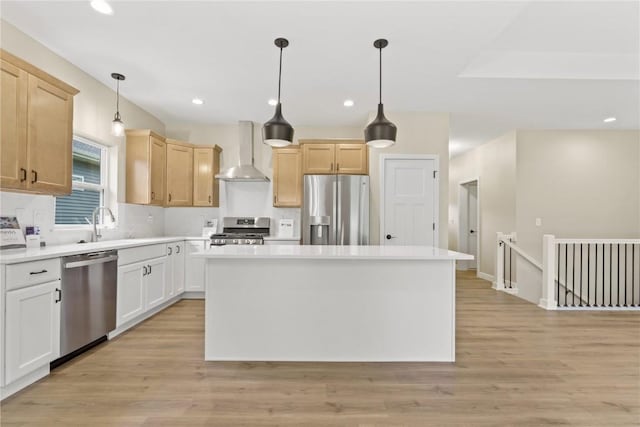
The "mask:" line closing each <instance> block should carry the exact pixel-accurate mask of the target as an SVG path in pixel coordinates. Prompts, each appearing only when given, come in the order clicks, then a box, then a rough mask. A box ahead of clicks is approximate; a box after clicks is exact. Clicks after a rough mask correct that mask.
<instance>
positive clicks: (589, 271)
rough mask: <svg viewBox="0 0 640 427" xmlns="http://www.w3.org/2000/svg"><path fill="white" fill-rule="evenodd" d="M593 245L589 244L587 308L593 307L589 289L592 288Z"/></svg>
mask: <svg viewBox="0 0 640 427" xmlns="http://www.w3.org/2000/svg"><path fill="white" fill-rule="evenodd" d="M589 279H591V244H590V243H587V307H591V299H589V294H590V292H589V288H591V280H589Z"/></svg>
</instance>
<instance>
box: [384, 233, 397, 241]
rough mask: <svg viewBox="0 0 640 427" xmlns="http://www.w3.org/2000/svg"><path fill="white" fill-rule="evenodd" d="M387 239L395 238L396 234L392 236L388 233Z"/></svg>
mask: <svg viewBox="0 0 640 427" xmlns="http://www.w3.org/2000/svg"><path fill="white" fill-rule="evenodd" d="M386 237H387V240H391V239H395V238H396V236H392V235H391V234H387V236H386Z"/></svg>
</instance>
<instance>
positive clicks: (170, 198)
mask: <svg viewBox="0 0 640 427" xmlns="http://www.w3.org/2000/svg"><path fill="white" fill-rule="evenodd" d="M169 201H171V193H169Z"/></svg>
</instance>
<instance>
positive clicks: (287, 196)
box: [273, 147, 302, 207]
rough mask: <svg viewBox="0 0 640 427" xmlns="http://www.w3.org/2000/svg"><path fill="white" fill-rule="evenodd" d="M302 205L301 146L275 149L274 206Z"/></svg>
mask: <svg viewBox="0 0 640 427" xmlns="http://www.w3.org/2000/svg"><path fill="white" fill-rule="evenodd" d="M301 205H302V152H301V150H300V147H287V148H274V149H273V206H275V207H300V206H301Z"/></svg>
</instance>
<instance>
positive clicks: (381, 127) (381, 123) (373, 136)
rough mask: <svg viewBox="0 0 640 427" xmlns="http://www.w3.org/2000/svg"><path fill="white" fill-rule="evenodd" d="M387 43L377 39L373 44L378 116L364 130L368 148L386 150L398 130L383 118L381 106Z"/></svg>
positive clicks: (393, 142) (394, 138)
mask: <svg viewBox="0 0 640 427" xmlns="http://www.w3.org/2000/svg"><path fill="white" fill-rule="evenodd" d="M388 44H389V42H388V41H387V40H385V39H378V40H376V41H375V42H373V47H375V48H376V49H378V50H379V51H380V87H379V89H380V92H379V101H378V115H377V116H376V118H375V119H374V120H373V121H372V122H371V123H369V125H368V126H367V127H366V128H365V129H364V140H365V142H366V143H367V145H368V146H369V147H373V148H386V147H390V146H392V145H393V144H395V143H396V134H397V132H398V128H396V125H394V124H393V123H391V122H390V121H389V120H388V119H387V118H386V117H385V116H384V106H383V105H382V49H384V48H385V47H387V45H388Z"/></svg>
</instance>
